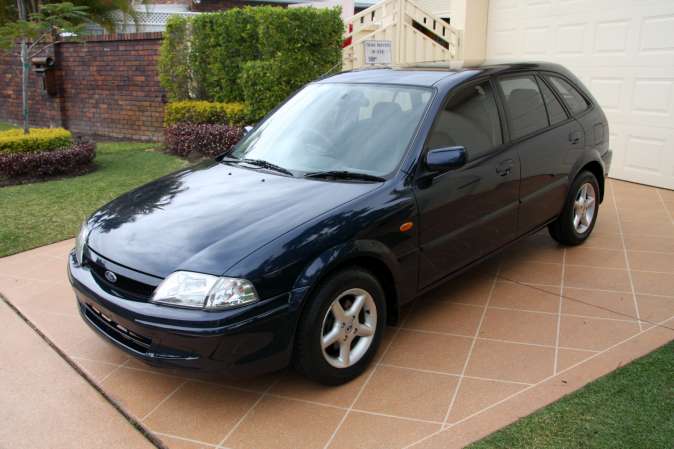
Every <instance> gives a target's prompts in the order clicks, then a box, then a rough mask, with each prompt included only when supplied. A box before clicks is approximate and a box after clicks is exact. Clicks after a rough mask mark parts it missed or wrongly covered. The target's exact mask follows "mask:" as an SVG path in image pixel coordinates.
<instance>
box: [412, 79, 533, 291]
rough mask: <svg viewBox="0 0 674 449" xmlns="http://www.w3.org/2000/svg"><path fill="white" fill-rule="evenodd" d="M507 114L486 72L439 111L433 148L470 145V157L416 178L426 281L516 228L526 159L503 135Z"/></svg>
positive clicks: (476, 255)
mask: <svg viewBox="0 0 674 449" xmlns="http://www.w3.org/2000/svg"><path fill="white" fill-rule="evenodd" d="M500 116H501V113H500V111H499V109H498V107H497V103H496V100H495V95H494V89H493V85H492V83H491V82H490V81H489V80H483V81H481V82H476V83H474V84H471V85H469V86H465V87H462V88H460V89H458V90H455V91H453V92H451V93H450V94H449V99H448V101H447V104H446V106H445V107H444V109H443V110H442V111H440V113H439V114H438V116H437V117H436V119H435V123H434V125H433V128H432V129H431V132H430V133H429V137H428V139H427V142H426V150H430V149H435V148H443V147H450V146H463V147H464V148H465V149H466V153H467V163H466V164H465V165H464V166H463V167H460V168H458V169H455V170H451V171H448V172H445V173H442V174H437V175H433V174H429V173H424V175H423V176H422V177H421V178H420V179H419V182H418V184H417V187H416V190H415V194H416V198H417V203H418V206H419V212H420V218H419V221H420V228H419V235H420V246H421V257H420V273H419V286H420V288H423V287H426V286H427V285H429V284H431V283H433V282H434V281H436V280H439V279H441V278H442V277H444V276H447V275H448V274H451V273H452V272H454V271H456V270H458V269H460V268H462V267H463V266H465V265H467V264H468V263H470V262H472V261H474V260H476V259H478V258H480V257H481V256H484V255H485V254H487V253H489V252H491V251H494V250H495V249H497V248H498V247H500V246H502V245H503V244H505V243H507V242H508V241H509V240H511V239H513V238H514V236H515V232H516V229H517V209H518V200H519V181H520V178H519V177H520V161H519V156H518V154H517V151H516V150H513V149H511V148H509V147H508V146H507V145H504V143H503V142H504V139H503V133H502V129H501V118H500Z"/></svg>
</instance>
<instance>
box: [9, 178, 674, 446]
mask: <svg viewBox="0 0 674 449" xmlns="http://www.w3.org/2000/svg"><path fill="white" fill-rule="evenodd" d="M616 206H617V207H616ZM599 217H600V218H599V221H598V224H597V227H596V229H595V233H594V235H593V236H592V237H591V238H590V239H589V240H588V241H587V242H586V244H585V245H583V246H582V247H577V248H568V249H564V248H562V247H559V246H557V245H556V244H555V243H554V242H553V241H552V240H551V239H550V238H549V237H548V235H547V233H546V232H542V233H540V234H538V235H536V236H533V237H531V238H529V239H527V240H526V241H524V242H522V243H521V244H518V245H517V246H516V247H514V248H512V249H510V250H508V251H507V252H506V253H505V254H503V255H502V256H500V257H498V258H497V259H496V260H493V261H490V262H488V263H486V264H484V265H483V266H481V267H478V268H477V269H475V270H473V271H472V272H470V273H467V274H465V275H463V276H461V277H460V278H458V279H456V280H454V281H452V282H450V283H449V284H448V285H446V286H445V287H442V288H439V289H438V290H436V291H434V292H433V293H431V294H429V295H427V296H426V297H425V298H422V299H420V300H418V301H415V302H414V303H413V304H412V305H411V306H409V307H407V308H406V310H404V314H403V320H402V322H401V324H400V326H399V327H395V328H389V329H388V330H387V333H386V336H385V340H384V344H383V346H382V349H381V352H380V355H379V357H378V363H377V364H376V366H374V367H372V368H371V369H370V370H369V371H368V372H367V373H366V374H365V375H363V376H362V377H361V378H359V379H357V380H356V381H354V382H352V383H350V384H347V385H344V386H342V387H339V388H327V387H321V386H318V385H314V384H311V383H308V382H306V381H304V380H303V379H301V378H299V377H298V376H296V375H295V374H293V373H292V372H283V373H277V374H273V375H269V376H266V377H263V378H256V379H251V380H249V381H239V382H225V381H219V380H217V379H213V378H188V377H185V375H184V373H183V374H181V373H175V372H168V371H157V370H154V369H151V368H149V367H147V366H145V365H143V364H141V363H139V362H137V361H135V360H132V359H129V358H128V357H127V356H126V355H124V354H123V353H121V352H119V351H117V350H116V349H113V348H112V347H110V346H108V345H107V344H105V343H103V342H102V341H101V340H100V339H99V338H98V337H97V336H96V335H94V334H93V332H92V331H90V330H89V329H88V328H86V327H85V325H84V324H83V323H82V321H81V319H80V318H79V317H78V316H77V312H76V309H75V302H74V298H73V294H72V292H71V291H70V288H69V286H68V285H67V280H66V274H65V271H64V267H65V257H66V254H67V252H68V250H69V249H70V248H71V246H72V241H67V242H62V243H58V244H55V245H51V246H47V247H43V248H39V249H37V250H33V251H29V252H26V253H23V254H19V255H16V256H11V257H8V258H4V259H0V292H2V293H3V295H4V296H5V297H6V298H8V300H9V301H10V302H11V303H12V304H13V305H14V306H15V307H17V308H18V309H19V310H20V311H21V312H22V313H23V314H24V315H25V316H26V317H27V318H28V319H29V320H30V321H31V322H33V323H34V324H35V325H36V326H37V327H38V328H39V329H40V330H42V331H43V332H44V333H45V334H46V335H47V336H48V337H49V338H50V339H51V340H52V341H53V342H54V343H55V344H56V345H57V346H58V347H59V348H61V349H62V350H63V351H64V352H65V353H66V354H67V355H68V356H69V357H71V358H72V359H73V360H75V361H76V363H77V364H79V365H80V366H81V367H82V368H83V369H84V370H85V371H86V372H88V373H89V375H90V376H91V377H92V378H93V379H95V381H96V382H97V383H98V384H99V385H101V386H102V388H103V389H104V390H105V391H106V392H108V393H109V394H110V395H111V396H112V397H113V398H116V399H117V400H118V401H119V403H120V404H121V405H122V406H123V407H124V408H125V409H126V410H127V411H128V412H129V413H131V414H132V415H133V416H135V417H136V418H137V419H138V420H139V421H140V422H142V424H143V425H144V426H145V427H147V428H148V429H150V430H151V431H152V432H154V433H155V434H156V435H157V436H159V438H160V439H161V440H162V441H163V442H164V443H165V444H166V446H168V447H171V448H202V447H204V448H208V447H231V448H250V449H259V448H262V449H267V448H293V449H295V448H327V447H329V448H377V449H385V448H398V447H415V448H422V447H423V448H443V449H446V448H450V447H458V446H462V445H463V444H465V443H467V442H470V441H473V440H475V439H477V438H479V437H481V436H484V435H486V434H487V433H490V432H492V431H494V430H496V429H497V428H499V427H501V426H503V425H505V424H507V423H509V422H511V421H513V420H515V419H517V418H518V417H520V416H523V415H526V414H528V413H530V412H532V411H533V410H535V409H536V408H539V407H541V406H542V405H544V404H547V403H549V402H551V401H553V400H555V399H557V398H559V397H561V396H563V395H565V394H567V393H569V392H571V391H573V390H575V389H577V388H579V387H580V386H582V385H584V384H585V383H587V382H588V381H590V380H592V379H594V378H596V377H597V376H600V375H602V374H605V373H606V372H608V371H611V370H612V369H615V368H616V367H618V366H619V365H621V364H624V363H627V362H628V361H630V360H632V359H633V358H635V357H638V356H640V355H642V354H644V353H647V352H649V351H650V350H652V349H654V348H656V347H657V346H659V345H661V344H664V343H665V342H667V341H669V340H671V339H672V338H674V262H673V261H674V192H672V191H666V190H658V189H654V188H648V187H642V186H638V185H634V184H628V183H623V182H615V181H614V182H611V183H610V187H609V189H608V192H607V196H606V200H605V201H604V204H603V205H602V207H601V209H600V216H599ZM656 324H657V325H656ZM0 394H2V393H0ZM101 437H102V438H104V437H105V436H104V435H102V436H101Z"/></svg>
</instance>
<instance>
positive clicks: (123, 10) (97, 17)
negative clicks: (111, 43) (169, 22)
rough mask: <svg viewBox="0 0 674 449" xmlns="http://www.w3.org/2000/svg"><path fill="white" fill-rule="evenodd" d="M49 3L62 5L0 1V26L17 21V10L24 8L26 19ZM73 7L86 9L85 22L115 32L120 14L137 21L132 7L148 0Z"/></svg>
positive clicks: (100, 0)
mask: <svg viewBox="0 0 674 449" xmlns="http://www.w3.org/2000/svg"><path fill="white" fill-rule="evenodd" d="M50 3H62V2H60V1H56V0H0V25H2V24H3V23H7V22H11V21H15V20H17V19H19V10H20V9H21V8H24V11H25V14H26V17H29V16H30V15H31V14H32V13H36V12H39V10H40V7H41V6H42V5H45V4H50ZM69 3H72V4H73V5H74V6H82V7H86V8H87V19H86V20H87V21H90V22H94V23H96V24H98V25H100V26H102V27H103V28H105V30H106V31H111V32H112V31H114V30H115V22H116V20H117V19H118V18H119V16H120V14H121V16H122V17H123V18H124V20H125V21H127V20H129V19H130V20H132V21H133V22H137V21H138V14H137V11H136V9H135V8H134V6H136V5H146V4H147V3H148V0H71V1H70V2H69Z"/></svg>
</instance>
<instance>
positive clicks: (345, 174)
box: [304, 170, 386, 182]
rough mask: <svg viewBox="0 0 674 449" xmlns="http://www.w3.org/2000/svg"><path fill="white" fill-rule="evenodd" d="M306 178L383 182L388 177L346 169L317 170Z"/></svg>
mask: <svg viewBox="0 0 674 449" xmlns="http://www.w3.org/2000/svg"><path fill="white" fill-rule="evenodd" d="M304 177H305V178H334V179H356V180H359V181H371V182H383V181H386V178H382V177H381V176H375V175H368V174H367V173H358V172H353V171H346V170H326V171H315V172H311V173H307V174H306V175H304Z"/></svg>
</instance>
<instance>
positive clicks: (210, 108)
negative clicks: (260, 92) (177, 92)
mask: <svg viewBox="0 0 674 449" xmlns="http://www.w3.org/2000/svg"><path fill="white" fill-rule="evenodd" d="M247 116H248V108H247V107H246V105H245V104H243V103H216V102H209V101H200V100H183V101H175V102H172V103H168V104H167V105H166V110H165V113H164V126H172V125H175V124H177V123H220V124H227V125H243V124H245V123H246V121H247V120H246V119H247Z"/></svg>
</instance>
